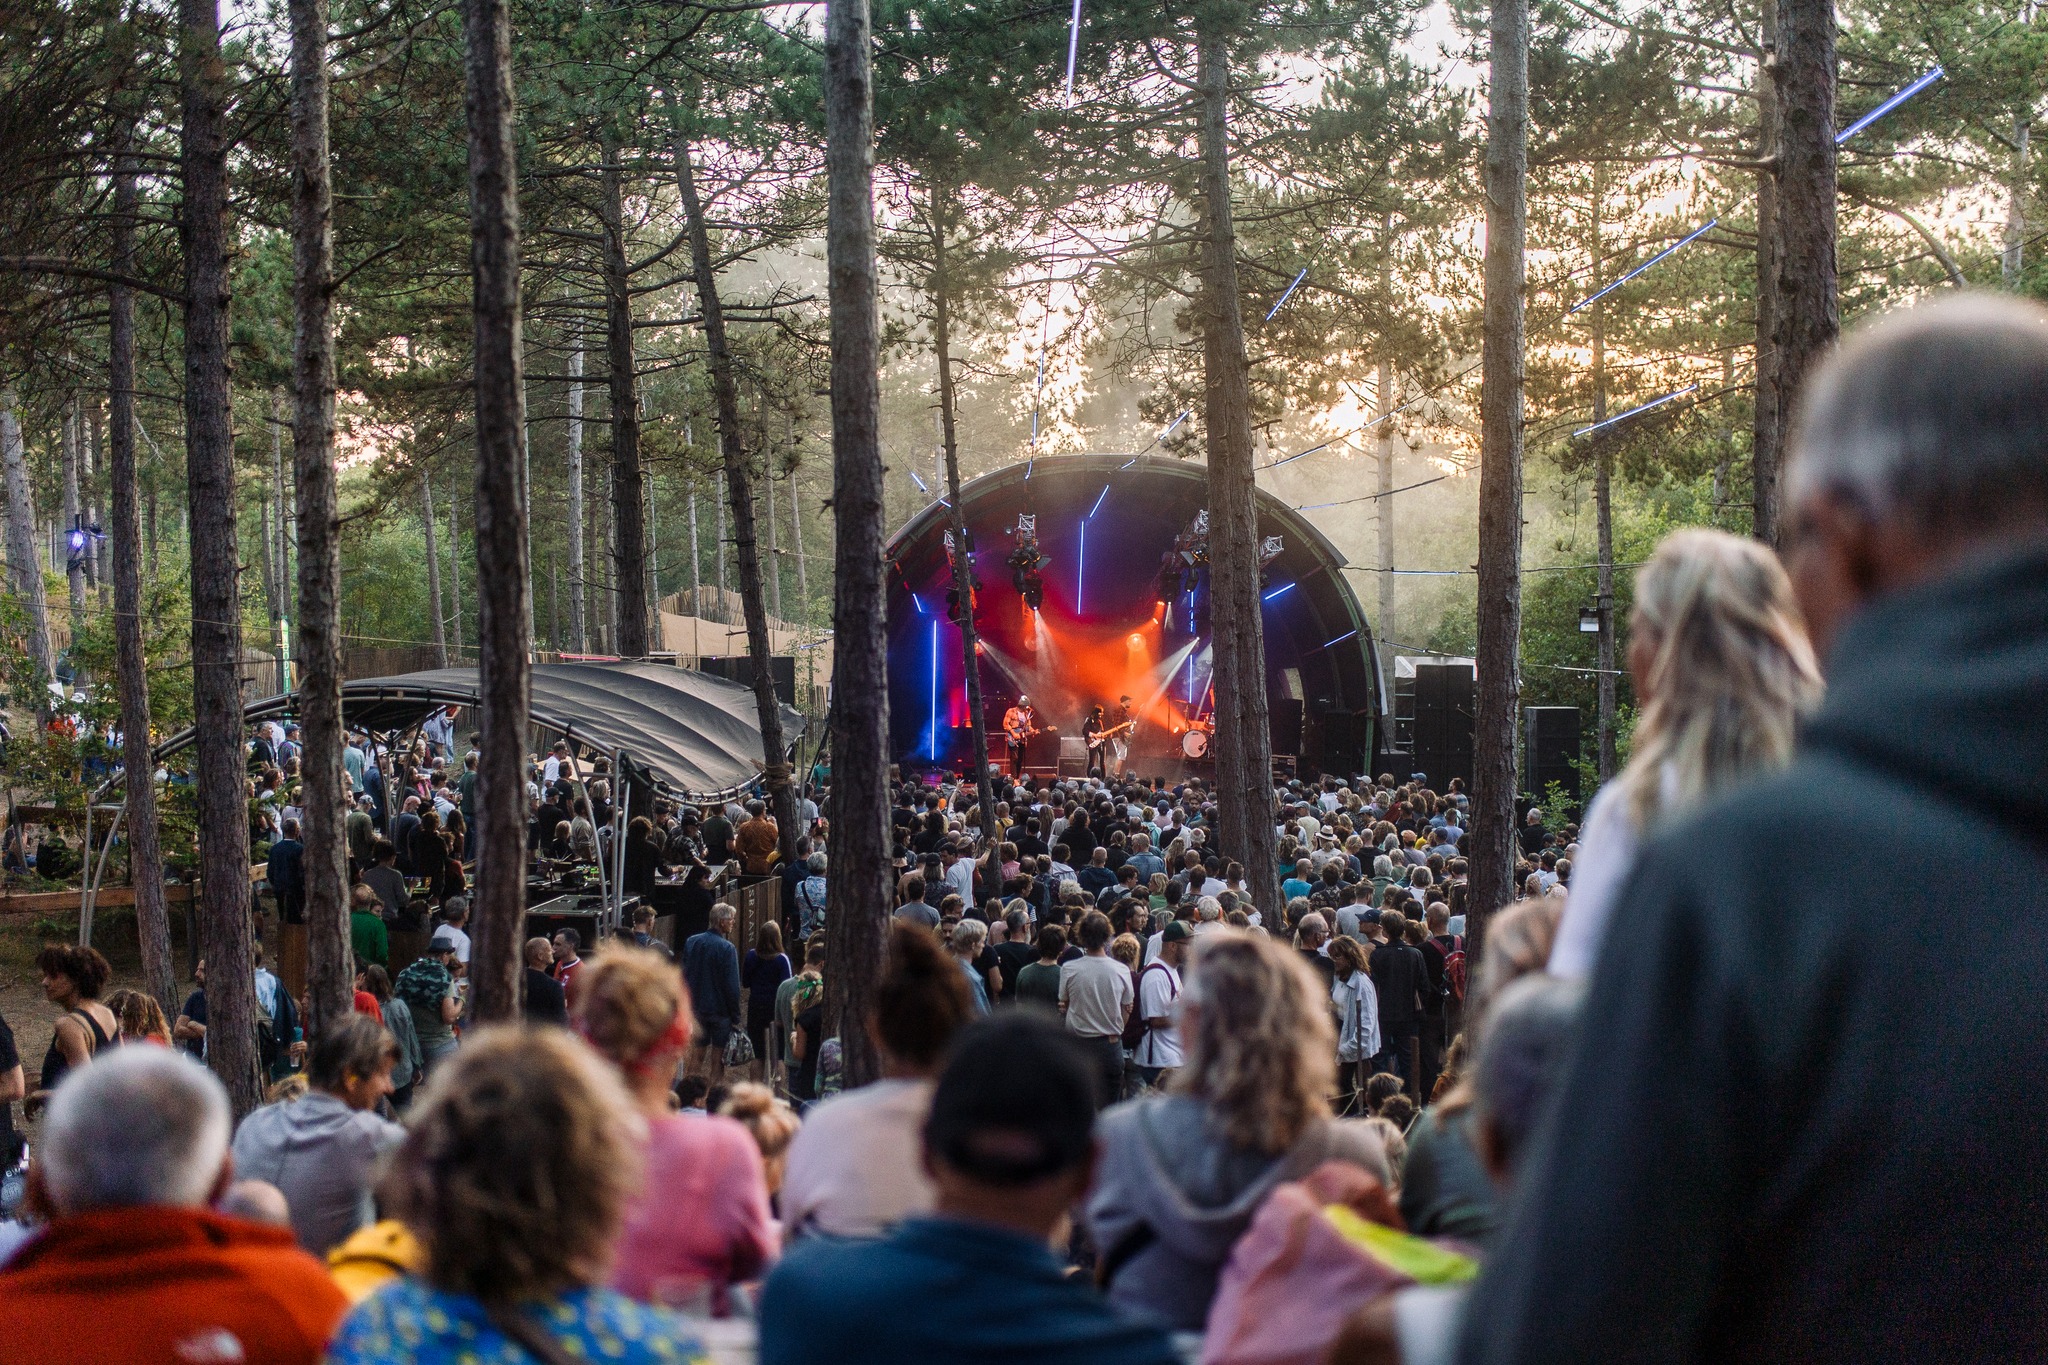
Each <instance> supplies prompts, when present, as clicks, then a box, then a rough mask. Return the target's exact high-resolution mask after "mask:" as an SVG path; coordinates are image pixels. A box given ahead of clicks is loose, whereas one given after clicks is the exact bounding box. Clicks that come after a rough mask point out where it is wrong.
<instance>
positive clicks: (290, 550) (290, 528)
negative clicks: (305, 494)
mask: <svg viewBox="0 0 2048 1365" xmlns="http://www.w3.org/2000/svg"><path fill="white" fill-rule="evenodd" d="M295 307H296V305H295ZM294 326H296V324H294ZM297 344H298V343H297V339H296V336H294V340H293V345H294V347H296V346H297ZM284 400H285V395H284V394H282V393H280V394H278V395H277V406H278V414H277V416H278V421H280V422H282V423H285V424H286V428H285V429H286V430H290V429H291V425H290V424H291V423H293V422H295V421H296V416H295V415H294V416H290V417H288V416H286V414H285V412H284ZM294 401H295V402H296V400H294ZM292 453H293V455H294V457H296V456H297V454H298V446H297V443H296V439H295V440H294V443H293V446H292ZM296 463H297V461H296V458H294V459H293V460H291V461H287V460H285V458H284V451H283V450H282V449H279V450H278V451H277V452H276V463H275V466H274V468H273V471H272V472H273V474H274V476H275V477H276V479H277V505H278V511H279V516H278V519H277V582H278V592H279V593H280V594H281V596H282V599H283V605H282V606H281V608H280V611H281V612H282V614H283V616H284V618H285V619H286V620H287V621H289V620H292V619H294V618H295V617H297V615H298V611H297V605H298V604H297V602H296V601H295V597H296V593H295V591H294V588H295V584H296V582H297V577H296V573H295V570H296V567H297V564H298V555H297V554H296V553H294V547H295V546H296V545H297V544H298V538H299V537H298V525H299V499H298V496H297V487H298V472H297V469H296ZM290 646H291V642H290V641H289V640H287V641H286V642H285V648H286V651H287V654H289V651H290Z"/></svg>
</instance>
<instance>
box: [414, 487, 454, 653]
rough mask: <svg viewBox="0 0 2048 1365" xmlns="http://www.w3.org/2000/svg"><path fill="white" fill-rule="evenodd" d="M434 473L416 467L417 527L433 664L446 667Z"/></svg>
mask: <svg viewBox="0 0 2048 1365" xmlns="http://www.w3.org/2000/svg"><path fill="white" fill-rule="evenodd" d="M438 520H439V518H437V517H436V516H435V515H434V476H433V475H431V474H429V473H428V472H427V467H426V466H425V465H421V466H420V527H421V529H422V530H424V531H425V532H426V549H427V615H428V616H430V617H432V618H433V621H434V667H436V668H446V667H447V666H448V618H447V617H446V616H444V615H442V613H441V546H440V540H439V533H438V532H437V531H436V530H435V522H436V521H438Z"/></svg>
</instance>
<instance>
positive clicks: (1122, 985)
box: [1060, 955, 1138, 1038]
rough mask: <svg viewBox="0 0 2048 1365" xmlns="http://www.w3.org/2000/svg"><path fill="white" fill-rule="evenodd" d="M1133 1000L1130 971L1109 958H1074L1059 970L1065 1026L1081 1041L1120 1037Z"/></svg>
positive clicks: (1133, 1002)
mask: <svg viewBox="0 0 2048 1365" xmlns="http://www.w3.org/2000/svg"><path fill="white" fill-rule="evenodd" d="M1137 1000H1138V996H1137V992H1136V991H1135V990H1134V989H1133V988H1132V986H1131V969H1130V968H1129V967H1126V966H1124V964H1123V963H1121V962H1119V961H1117V960H1116V959H1115V958H1113V957H1109V956H1107V955H1104V956H1101V957H1096V956H1093V955H1090V956H1086V957H1077V958H1075V959H1074V960H1073V961H1072V962H1069V963H1067V964H1066V965H1065V966H1063V967H1061V968H1060V1004H1062V1005H1064V1006H1066V1010H1067V1027H1068V1028H1069V1029H1070V1030H1072V1031H1073V1032H1075V1033H1078V1034H1080V1035H1081V1036H1082V1037H1083V1038H1115V1037H1118V1036H1121V1035H1122V1033H1123V1031H1124V1016H1125V1013H1126V1011H1128V1010H1129V1009H1130V1008H1131V1007H1132V1006H1133V1005H1135V1004H1136V1003H1137Z"/></svg>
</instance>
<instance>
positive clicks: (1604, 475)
mask: <svg viewBox="0 0 2048 1365" xmlns="http://www.w3.org/2000/svg"><path fill="white" fill-rule="evenodd" d="M1606 193H1607V182H1606V178H1605V176H1603V175H1602V173H1601V170H1600V167H1599V166H1598V165H1597V164H1596V165H1595V166H1594V168H1593V278H1595V279H1598V278H1600V275H1601V272H1602V269H1603V267H1604V264H1605V262H1606V245H1605V242H1604V240H1603V237H1604V233H1603V227H1604V224H1603V223H1602V214H1603V213H1604V212H1605V210H1606V207H1607V202H1606ZM1606 420H1607V300H1605V299H1595V300H1593V424H1594V425H1595V426H1598V425H1599V424H1600V423H1602V422H1604V421H1606ZM1607 436H1608V433H1606V432H1604V431H1600V432H1595V433H1594V435H1593V530H1594V536H1595V539H1596V540H1597V542H1598V545H1599V551H1600V565H1599V568H1598V569H1596V570H1595V571H1594V572H1595V575H1596V578H1595V588H1594V601H1593V606H1594V608H1595V609H1596V610H1597V611H1598V613H1599V618H1600V633H1599V637H1598V640H1597V642H1596V656H1597V662H1596V664H1595V667H1597V668H1598V669H1599V670H1600V671H1599V673H1598V674H1597V675H1596V680H1597V684H1598V698H1599V702H1598V712H1599V733H1598V736H1597V737H1596V747H1595V753H1596V755H1597V759H1596V761H1597V765H1598V769H1599V773H1600V780H1601V781H1602V782H1605V781H1606V780H1607V779H1608V778H1610V777H1613V776H1614V706H1615V695H1614V443H1613V442H1612V441H1610V440H1608V439H1607Z"/></svg>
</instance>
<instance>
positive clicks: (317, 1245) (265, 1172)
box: [234, 1090, 405, 1256]
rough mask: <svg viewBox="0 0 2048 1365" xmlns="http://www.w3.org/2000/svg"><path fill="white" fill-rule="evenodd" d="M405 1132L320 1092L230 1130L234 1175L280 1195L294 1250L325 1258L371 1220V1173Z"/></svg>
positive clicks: (261, 1112)
mask: <svg viewBox="0 0 2048 1365" xmlns="http://www.w3.org/2000/svg"><path fill="white" fill-rule="evenodd" d="M404 1139H405V1130H404V1129H403V1128H400V1127H399V1126H398V1125H397V1124H395V1123H390V1122H387V1121H386V1120H384V1119H381V1118H379V1117H377V1116H376V1115H375V1114H372V1113H369V1112H367V1111H366V1110H361V1109H351V1108H349V1107H348V1105H346V1104H344V1103H343V1102H342V1101H341V1100H339V1099H337V1098H335V1097H334V1096H333V1095H330V1094H327V1093H326V1092H325V1091H320V1090H314V1091H311V1092H309V1093H308V1094H307V1095H306V1097H305V1098H304V1099H301V1100H297V1101H295V1102H290V1103H285V1104H266V1105H264V1106H263V1107H262V1108H261V1109H258V1110H256V1111H255V1112H254V1113H252V1114H250V1115H249V1117H248V1118H246V1119H243V1120H242V1126H241V1127H240V1128H239V1129H237V1130H236V1132H235V1147H234V1153H235V1175H236V1176H237V1177H238V1178H240V1179H243V1180H267V1181H269V1182H270V1183H271V1184H273V1185H275V1186H277V1187H278V1189H280V1190H282V1191H284V1197H285V1200H286V1202H287V1203H288V1204H289V1205H290V1206H291V1211H292V1232H293V1233H294V1234H295V1235H296V1236H297V1237H298V1239H299V1245H300V1246H302V1247H304V1248H305V1249H306V1250H308V1251H310V1252H312V1253H313V1254H314V1255H315V1256H325V1255H326V1254H327V1253H328V1252H329V1251H330V1250H332V1249H333V1248H335V1247H336V1246H339V1245H340V1244H341V1243H343V1242H345V1241H347V1240H348V1238H349V1236H350V1234H352V1233H353V1232H355V1230H356V1229H357V1228H360V1227H365V1226H367V1225H368V1224H369V1223H370V1221H371V1218H372V1209H371V1204H370V1187H371V1185H373V1184H374V1183H375V1182H376V1177H377V1167H378V1164H379V1163H380V1162H381V1161H382V1160H383V1157H384V1155H385V1153H387V1152H389V1151H390V1150H391V1149H392V1148H393V1147H396V1146H397V1145H398V1144H399V1143H400V1142H402V1141H403V1140H404Z"/></svg>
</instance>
